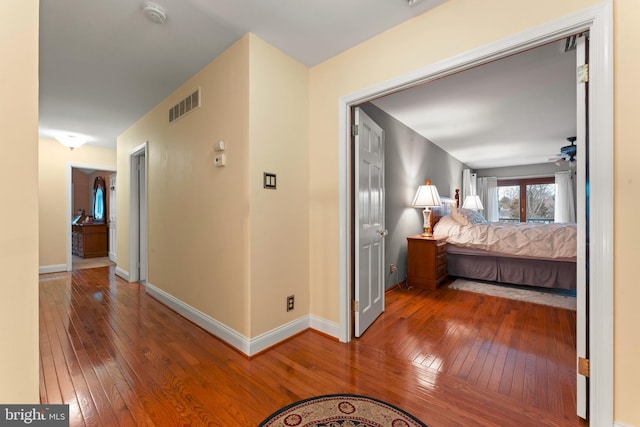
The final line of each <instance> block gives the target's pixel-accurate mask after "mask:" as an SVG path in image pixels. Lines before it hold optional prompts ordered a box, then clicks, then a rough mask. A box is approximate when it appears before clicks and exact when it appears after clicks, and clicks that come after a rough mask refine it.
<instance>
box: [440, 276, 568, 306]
mask: <svg viewBox="0 0 640 427" xmlns="http://www.w3.org/2000/svg"><path fill="white" fill-rule="evenodd" d="M448 286H449V289H458V290H461V291H467V292H475V293H481V294H484V295H491V296H495V297H499V298H508V299H513V300H517V301H526V302H531V303H534V304H542V305H548V306H552V307H558V308H563V309H566V310H574V311H575V310H576V297H575V296H571V295H562V294H553V293H549V292H544V291H541V290H537V289H536V288H531V289H527V288H523V287H520V286H516V285H507V284H499V283H493V282H482V281H478V280H470V279H464V278H458V279H455V280H454V281H453V282H452V283H450V284H449V285H448Z"/></svg>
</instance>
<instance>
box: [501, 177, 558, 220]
mask: <svg viewBox="0 0 640 427" xmlns="http://www.w3.org/2000/svg"><path fill="white" fill-rule="evenodd" d="M555 198H556V185H555V178H554V177H547V178H526V179H501V180H498V206H499V209H500V213H499V220H500V221H502V222H511V221H513V222H518V221H519V222H543V223H550V222H553V216H554V208H555Z"/></svg>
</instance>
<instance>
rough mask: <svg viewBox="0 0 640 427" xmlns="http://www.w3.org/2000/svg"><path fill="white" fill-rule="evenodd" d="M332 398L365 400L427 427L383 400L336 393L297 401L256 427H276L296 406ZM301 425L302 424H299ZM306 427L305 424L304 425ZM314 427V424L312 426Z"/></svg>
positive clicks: (421, 426)
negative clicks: (285, 414)
mask: <svg viewBox="0 0 640 427" xmlns="http://www.w3.org/2000/svg"><path fill="white" fill-rule="evenodd" d="M333 398H344V399H353V400H358V399H360V400H367V401H370V402H374V403H376V404H378V405H380V406H382V407H385V408H388V409H389V410H391V411H395V412H398V413H399V414H401V415H402V416H404V417H407V418H408V419H409V420H411V421H413V422H414V423H415V424H416V425H417V426H419V427H428V426H427V425H426V424H425V423H423V422H422V421H420V420H419V419H418V418H416V417H415V416H413V415H411V414H410V413H408V412H407V411H405V410H403V409H400V408H398V407H397V406H395V405H392V404H391V403H387V402H385V401H383V400H380V399H376V398H375V397H369V396H363V395H358V394H348V393H336V394H325V395H321V396H313V397H310V398H307V399H302V400H298V401H296V402H293V403H291V404H289V405H286V406H284V407H282V408H280V409H278V410H277V411H276V412H274V413H273V414H271V415H269V416H268V417H267V418H265V419H264V420H263V421H262V422H261V423H260V424H258V427H269V426H276V425H279V424H273V422H277V421H278V420H277V418H278V417H280V416H281V415H282V414H284V413H286V412H288V411H290V410H291V409H293V408H296V407H298V406H303V405H305V404H307V403H309V402H312V401H314V400H315V401H318V402H322V401H325V400H328V399H333ZM283 425H289V424H283ZM292 425H296V424H292ZM301 425H303V424H301ZM304 425H306V424H304ZM313 425H315V424H313Z"/></svg>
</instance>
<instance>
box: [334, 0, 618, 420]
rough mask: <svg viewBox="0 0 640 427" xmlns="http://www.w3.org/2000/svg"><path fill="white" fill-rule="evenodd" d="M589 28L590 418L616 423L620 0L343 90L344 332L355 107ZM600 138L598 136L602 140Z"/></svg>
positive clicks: (343, 334)
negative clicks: (616, 23)
mask: <svg viewBox="0 0 640 427" xmlns="http://www.w3.org/2000/svg"><path fill="white" fill-rule="evenodd" d="M582 31H589V32H590V43H591V45H590V65H589V67H590V81H589V105H590V118H589V134H590V140H591V141H592V143H591V144H590V146H589V161H590V176H589V178H590V198H591V199H590V206H589V209H590V219H589V230H590V242H591V243H590V257H589V260H588V261H589V263H590V271H589V276H590V282H591V283H597V284H598V286H593V287H592V289H590V300H589V308H588V309H589V315H590V319H589V320H590V322H589V342H590V356H591V364H590V370H591V372H590V377H589V421H590V423H591V425H612V424H613V332H614V329H613V255H612V253H613V222H612V215H611V209H612V207H613V190H614V187H613V5H612V2H611V1H610V0H607V1H606V2H604V3H601V4H598V5H595V6H592V7H590V8H587V9H584V10H582V11H578V12H576V13H573V14H570V15H567V16H565V17H562V18H559V19H556V20H553V21H550V22H548V23H546V24H543V25H540V26H537V27H534V28H531V29H529V30H526V31H523V32H521V33H518V34H515V35H513V36H510V37H507V38H504V39H501V40H498V41H495V42H493V43H489V44H488V45H485V46H482V47H479V48H477V49H474V50H472V51H469V52H466V53H463V54H461V55H457V56H454V57H452V58H449V59H447V60H444V61H441V62H437V63H435V64H432V65H429V66H427V67H425V68H422V69H419V70H416V71H414V72H411V73H408V74H405V75H401V76H398V77H396V78H393V79H391V80H387V81H384V82H381V83H379V84H377V85H374V86H371V87H368V88H365V89H363V90H359V91H357V92H354V93H351V94H348V95H345V96H342V97H341V98H340V99H339V100H338V104H339V105H338V108H339V111H338V113H339V114H338V117H339V119H338V126H339V128H338V129H339V154H338V167H339V242H338V244H339V247H338V251H339V315H340V324H339V330H338V334H339V336H338V338H339V339H340V341H343V342H348V341H350V340H351V316H350V309H351V307H350V301H351V286H350V285H351V271H352V268H353V265H352V263H353V261H352V259H351V256H350V254H351V244H352V241H351V235H352V233H353V230H352V229H351V215H352V211H351V197H352V194H351V192H350V188H351V181H350V165H351V160H352V159H351V154H350V145H349V141H350V126H349V124H350V123H351V122H350V108H351V106H355V105H357V104H361V103H364V102H367V101H370V100H373V99H375V98H378V97H381V96H384V95H387V94H390V93H393V92H396V91H398V90H402V89H405V88H408V87H411V86H415V85H417V84H421V83H426V82H429V81H432V80H435V79H437V78H442V77H445V76H447V75H450V74H453V73H455V72H459V71H463V70H466V69H469V68H472V67H474V66H478V65H481V64H485V63H487V62H490V61H493V60H496V59H500V58H503V57H506V56H508V55H512V54H516V53H519V52H522V51H524V50H527V49H530V48H533V47H537V46H540V45H543V44H545V43H548V42H551V41H554V40H558V39H561V38H563V37H567V36H569V35H572V34H575V33H577V32H582ZM595 141H597V143H596V142H595Z"/></svg>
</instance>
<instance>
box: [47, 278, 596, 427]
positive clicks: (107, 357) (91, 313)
mask: <svg viewBox="0 0 640 427" xmlns="http://www.w3.org/2000/svg"><path fill="white" fill-rule="evenodd" d="M113 271H114V268H113V267H103V268H95V269H87V270H77V271H74V272H72V273H54V274H48V275H42V276H40V396H41V401H42V402H43V403H66V404H69V405H70V418H71V426H84V425H86V426H181V425H184V426H199V425H210V426H225V427H228V426H256V425H257V424H258V423H259V422H260V421H262V420H263V419H264V418H265V417H266V416H267V415H269V414H270V413H272V412H274V411H276V410H277V409H279V408H280V407H282V406H284V405H287V404H289V403H291V402H293V401H296V400H299V399H304V398H308V397H311V396H315V395H321V394H329V393H356V394H364V395H368V396H371V397H375V398H378V399H382V400H385V401H387V402H389V403H392V404H394V405H397V406H399V407H401V408H403V409H405V410H407V411H409V412H410V413H412V414H413V415H415V416H417V417H418V418H420V419H421V420H422V421H423V422H425V423H427V424H428V425H429V426H430V427H438V426H519V427H525V426H541V425H545V426H583V425H586V423H584V422H583V421H581V420H580V419H579V418H577V417H576V416H575V415H574V414H575V393H576V387H575V366H574V364H575V362H574V360H575V312H573V311H569V310H564V309H558V308H552V307H546V306H541V305H534V304H528V303H524V302H519V301H512V300H506V299H501V298H496V297H491V296H487V295H479V294H473V293H469V292H464V291H458V290H450V289H448V288H441V289H439V290H437V291H426V290H416V289H414V290H410V291H402V290H401V289H397V288H396V289H394V290H392V291H390V292H388V293H387V295H386V298H387V301H386V303H387V304H386V307H387V309H386V311H385V313H384V314H383V315H382V316H381V317H380V318H379V319H378V320H377V321H376V322H375V323H374V324H373V325H372V326H371V327H370V329H369V330H368V331H367V332H366V333H365V334H364V336H363V337H362V338H360V339H358V340H353V341H352V342H351V343H349V344H344V343H339V342H336V341H334V340H332V339H329V338H327V337H325V336H323V335H321V334H318V333H315V332H313V331H305V332H303V333H302V334H300V335H298V336H296V337H294V338H292V339H290V340H288V341H286V342H284V343H282V344H280V345H278V346H276V347H274V348H273V349H270V350H268V351H266V352H264V353H262V354H260V355H258V356H256V357H254V358H252V359H250V360H249V359H247V358H246V357H244V356H243V355H241V354H240V353H238V352H237V351H235V350H233V349H232V348H230V347H229V346H227V345H225V344H224V343H222V342H221V341H219V340H218V339H216V338H215V337H213V336H211V335H210V334H208V333H207V332H205V331H203V330H202V329H200V328H198V327H197V326H195V325H193V324H192V323H190V322H189V321H187V320H185V319H184V318H182V317H180V316H179V315H177V314H175V313H174V312H172V311H171V310H169V309H168V308H166V307H165V306H163V305H162V304H160V303H159V302H157V301H156V300H154V299H153V298H151V297H149V296H148V295H146V294H145V292H144V288H143V287H141V286H140V285H138V284H129V283H126V282H125V281H123V280H121V279H120V278H117V277H116V276H115V275H114V274H113Z"/></svg>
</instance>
